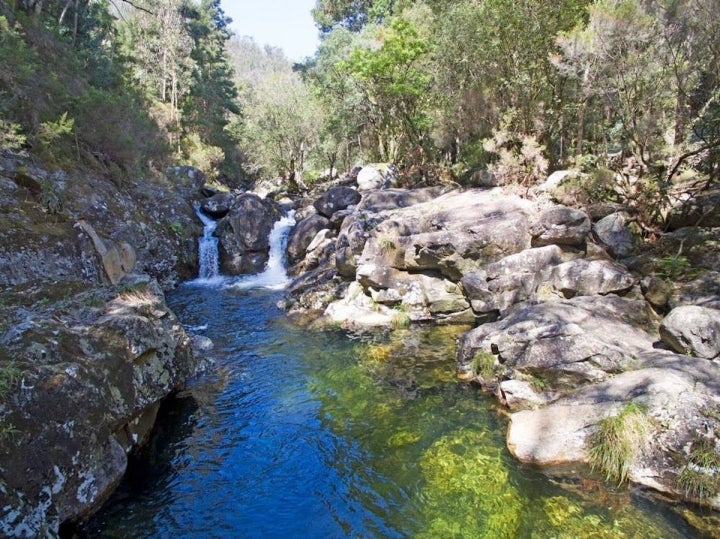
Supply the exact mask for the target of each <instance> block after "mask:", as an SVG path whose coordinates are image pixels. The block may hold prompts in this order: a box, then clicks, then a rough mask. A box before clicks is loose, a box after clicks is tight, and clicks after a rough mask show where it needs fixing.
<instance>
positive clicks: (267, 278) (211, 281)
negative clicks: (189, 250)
mask: <svg viewBox="0 0 720 539" xmlns="http://www.w3.org/2000/svg"><path fill="white" fill-rule="evenodd" d="M196 213H197V215H198V218H199V219H200V220H201V221H202V222H203V224H204V225H205V231H204V233H203V237H202V238H201V239H200V245H199V255H198V256H199V262H200V272H199V274H200V276H199V277H198V278H197V279H195V280H193V281H190V282H189V283H188V284H190V285H193V286H206V287H209V288H220V287H225V288H235V289H239V290H247V289H251V288H267V289H271V290H282V289H283V288H285V287H286V286H287V284H288V283H289V282H290V278H289V277H288V274H287V269H286V268H285V246H286V245H287V238H288V235H289V233H290V230H291V229H292V227H293V226H294V225H295V217H294V215H295V212H294V211H291V212H289V213H288V215H287V216H285V217H282V218H281V219H280V220H279V221H277V222H276V223H275V226H274V227H273V229H272V231H271V232H270V236H269V237H268V242H269V244H270V253H269V258H268V262H267V264H266V265H265V269H264V270H263V271H262V272H261V273H256V274H253V275H243V276H241V277H228V276H224V275H221V274H220V270H219V267H220V263H219V257H218V248H217V242H218V239H217V238H216V237H214V236H213V235H212V234H213V232H214V231H215V228H216V227H217V221H215V220H213V219H210V218H209V217H207V216H206V215H205V214H203V213H202V212H201V211H200V209H199V208H197V209H196Z"/></svg>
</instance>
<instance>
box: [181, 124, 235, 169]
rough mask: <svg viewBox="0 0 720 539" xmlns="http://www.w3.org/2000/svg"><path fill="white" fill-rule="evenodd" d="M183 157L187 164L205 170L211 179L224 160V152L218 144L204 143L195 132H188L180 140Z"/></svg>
mask: <svg viewBox="0 0 720 539" xmlns="http://www.w3.org/2000/svg"><path fill="white" fill-rule="evenodd" d="M182 148H183V158H184V160H185V162H186V163H187V164H188V165H191V166H194V167H196V168H198V169H200V170H207V171H208V174H209V175H210V178H211V179H215V178H216V177H217V171H218V169H219V168H220V165H221V164H222V163H223V161H224V160H225V152H223V150H222V148H220V147H218V146H211V145H210V144H206V143H205V142H203V140H202V139H201V138H200V135H199V134H197V133H190V134H189V135H188V136H186V137H185V138H183V140H182Z"/></svg>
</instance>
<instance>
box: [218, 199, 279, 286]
mask: <svg viewBox="0 0 720 539" xmlns="http://www.w3.org/2000/svg"><path fill="white" fill-rule="evenodd" d="M280 215H281V213H280V208H279V207H278V205H277V204H276V203H275V202H274V201H272V200H270V199H262V198H260V197H259V196H257V195H255V194H252V193H244V194H242V195H240V196H238V197H236V198H235V199H234V200H233V202H232V206H231V207H230V211H229V213H228V215H227V216H226V217H225V218H223V219H222V220H221V221H219V222H218V226H217V229H216V230H215V235H216V236H217V237H218V238H219V242H218V252H219V255H220V271H221V272H222V273H224V274H226V275H244V274H249V273H258V272H260V271H262V269H263V268H264V267H265V264H267V261H268V256H269V252H270V245H269V243H268V238H269V236H270V232H271V231H272V229H273V227H274V226H275V222H276V221H277V220H278V219H279V218H280Z"/></svg>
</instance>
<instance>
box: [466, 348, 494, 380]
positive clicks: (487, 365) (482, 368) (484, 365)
mask: <svg viewBox="0 0 720 539" xmlns="http://www.w3.org/2000/svg"><path fill="white" fill-rule="evenodd" d="M470 372H471V373H472V375H473V376H478V377H480V378H482V379H483V380H488V381H489V380H492V379H493V378H494V377H495V356H494V355H493V354H490V353H488V352H478V353H476V354H475V357H474V358H473V360H472V363H470Z"/></svg>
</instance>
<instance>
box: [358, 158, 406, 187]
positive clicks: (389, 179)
mask: <svg viewBox="0 0 720 539" xmlns="http://www.w3.org/2000/svg"><path fill="white" fill-rule="evenodd" d="M396 177H397V168H395V166H394V165H392V164H387V163H375V164H371V165H365V166H364V167H362V169H360V171H359V172H358V175H357V184H358V189H359V190H360V191H372V190H375V189H388V188H389V187H392V186H393V183H394V181H395V179H396Z"/></svg>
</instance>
